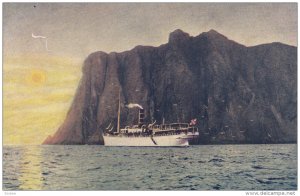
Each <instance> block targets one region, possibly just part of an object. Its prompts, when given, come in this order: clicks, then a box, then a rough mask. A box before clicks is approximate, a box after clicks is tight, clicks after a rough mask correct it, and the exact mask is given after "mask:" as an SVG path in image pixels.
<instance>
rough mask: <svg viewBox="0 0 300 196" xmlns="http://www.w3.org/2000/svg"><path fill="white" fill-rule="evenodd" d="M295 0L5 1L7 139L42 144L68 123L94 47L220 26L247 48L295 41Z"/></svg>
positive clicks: (119, 47)
mask: <svg viewBox="0 0 300 196" xmlns="http://www.w3.org/2000/svg"><path fill="white" fill-rule="evenodd" d="M297 19H298V17H297V4H296V3H251V4H246V3H89V4H87V3H4V4H3V141H4V144H40V143H42V141H43V140H44V139H45V138H46V137H47V136H48V135H52V134H53V133H54V132H55V131H56V130H57V128H58V127H59V125H60V124H61V123H62V122H63V120H64V118H65V115H66V113H67V111H68V108H69V107H70V104H71V102H72V99H73V96H74V94H75V91H76V88H77V85H78V82H79V80H80V78H81V67H82V62H83V61H84V59H85V58H86V57H87V56H88V55H89V54H90V53H92V52H95V51H105V52H108V53H109V52H113V51H115V52H122V51H125V50H130V49H132V48H134V47H135V46H137V45H151V46H159V45H161V44H164V43H167V42H168V36H169V34H170V32H172V31H174V30H176V29H182V30H183V31H185V32H187V33H189V34H190V35H191V36H197V35H199V34H200V33H202V32H206V31H209V30H210V29H214V30H216V31H218V32H219V33H221V34H223V35H225V36H226V37H228V38H229V39H231V40H234V41H236V42H238V43H241V44H244V45H246V46H254V45H258V44H262V43H270V42H282V43H285V44H289V45H293V46H297V29H298V27H297Z"/></svg>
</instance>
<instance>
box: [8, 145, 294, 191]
mask: <svg viewBox="0 0 300 196" xmlns="http://www.w3.org/2000/svg"><path fill="white" fill-rule="evenodd" d="M2 166H3V182H2V183H3V184H2V186H3V190H5V191H9V190H11V191H17V190H45V191H52V190H56V191H66V190H75V191H76V190H81V191H82V190H84V191H89V190H231V191H234V190H245V191H247V190H297V144H263V145H195V146H189V147H179V148H174V147H106V146H98V145H82V146H79V145H55V146H54V145H53V146H52V145H35V146H26V145H21V146H3V164H2Z"/></svg>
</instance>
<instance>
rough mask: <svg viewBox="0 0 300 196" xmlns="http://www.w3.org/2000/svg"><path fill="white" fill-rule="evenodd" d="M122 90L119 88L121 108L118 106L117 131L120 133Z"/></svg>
mask: <svg viewBox="0 0 300 196" xmlns="http://www.w3.org/2000/svg"><path fill="white" fill-rule="evenodd" d="M120 94H121V90H119V108H118V125H117V133H120V115H121V95H120Z"/></svg>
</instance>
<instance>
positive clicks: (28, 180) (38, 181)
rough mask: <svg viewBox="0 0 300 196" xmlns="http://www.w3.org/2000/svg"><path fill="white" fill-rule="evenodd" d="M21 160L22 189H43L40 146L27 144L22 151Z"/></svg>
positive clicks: (20, 176) (20, 178)
mask: <svg viewBox="0 0 300 196" xmlns="http://www.w3.org/2000/svg"><path fill="white" fill-rule="evenodd" d="M20 158H21V160H20V168H19V169H20V175H19V178H18V180H19V182H20V189H21V190H42V189H43V177H42V169H41V164H42V159H43V158H42V155H41V148H40V147H38V146H26V147H25V149H24V151H22V154H21V157H20Z"/></svg>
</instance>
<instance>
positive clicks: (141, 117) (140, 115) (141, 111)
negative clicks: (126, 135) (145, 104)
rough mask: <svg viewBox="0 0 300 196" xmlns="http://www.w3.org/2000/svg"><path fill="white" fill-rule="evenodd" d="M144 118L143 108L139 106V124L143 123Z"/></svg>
mask: <svg viewBox="0 0 300 196" xmlns="http://www.w3.org/2000/svg"><path fill="white" fill-rule="evenodd" d="M144 118H145V114H144V109H142V108H140V109H139V126H141V125H143V124H144Z"/></svg>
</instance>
